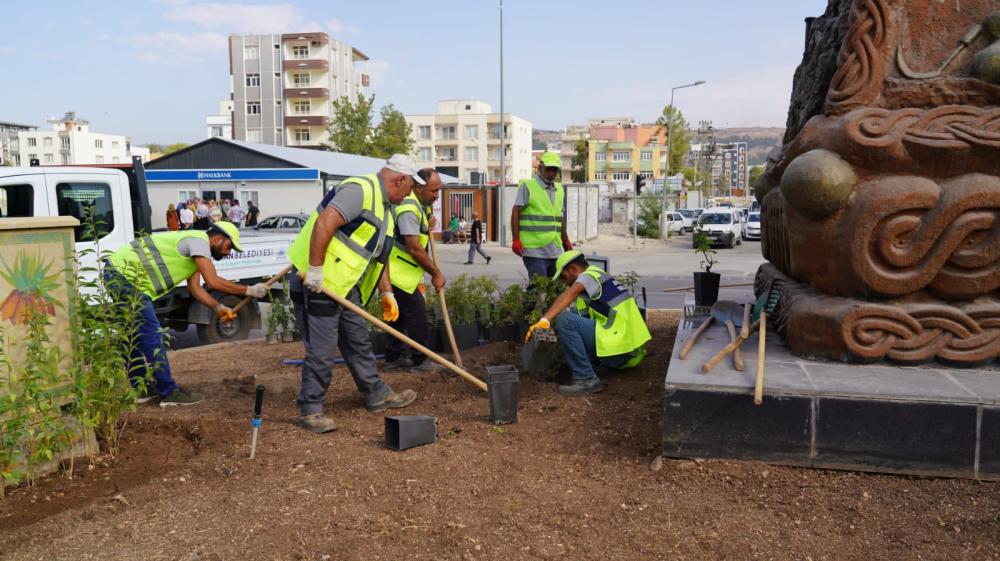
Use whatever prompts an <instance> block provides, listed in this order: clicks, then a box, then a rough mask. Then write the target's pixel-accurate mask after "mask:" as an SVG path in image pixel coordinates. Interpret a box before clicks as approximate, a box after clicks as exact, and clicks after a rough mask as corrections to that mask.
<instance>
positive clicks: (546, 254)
mask: <svg viewBox="0 0 1000 561" xmlns="http://www.w3.org/2000/svg"><path fill="white" fill-rule="evenodd" d="M535 179H536V180H537V181H538V183H540V184H541V186H542V187H544V188H545V192H546V193H547V194H548V196H549V202H550V203H554V202H556V186H555V183H552V184H548V183H545V181H544V180H543V179H542V178H541V177H539V176H537V175H536V176H535ZM528 196H529V195H528V184H527V183H526V182H524V181H522V182H521V184H520V185H519V186H518V187H517V195H516V196H515V197H514V206H516V207H521V208H524V207H526V206H528ZM562 215H563V221H565V220H566V197H565V194H564V195H563V208H562ZM562 252H563V248H562V243H550V244H549V245H547V246H545V247H537V248H529V247H526V248H524V256H525V257H541V258H543V259H555V258H556V257H559V256H560V255H562Z"/></svg>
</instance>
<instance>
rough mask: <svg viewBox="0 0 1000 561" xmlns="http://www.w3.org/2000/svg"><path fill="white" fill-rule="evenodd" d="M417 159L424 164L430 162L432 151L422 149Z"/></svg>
mask: <svg viewBox="0 0 1000 561" xmlns="http://www.w3.org/2000/svg"><path fill="white" fill-rule="evenodd" d="M417 158H418V159H419V160H420V161H422V162H429V161H430V159H431V149H430V148H421V149H420V150H418V151H417Z"/></svg>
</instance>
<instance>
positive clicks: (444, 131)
mask: <svg viewBox="0 0 1000 561" xmlns="http://www.w3.org/2000/svg"><path fill="white" fill-rule="evenodd" d="M440 138H441V140H455V127H453V126H451V127H441V137H440Z"/></svg>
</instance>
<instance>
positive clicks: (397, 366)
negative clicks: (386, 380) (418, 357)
mask: <svg viewBox="0 0 1000 561" xmlns="http://www.w3.org/2000/svg"><path fill="white" fill-rule="evenodd" d="M409 367H410V361H409V360H407V358H406V357H405V356H401V357H399V358H397V359H395V360H387V361H385V364H383V365H382V370H384V371H386V372H392V371H393V370H406V369H408V368H409Z"/></svg>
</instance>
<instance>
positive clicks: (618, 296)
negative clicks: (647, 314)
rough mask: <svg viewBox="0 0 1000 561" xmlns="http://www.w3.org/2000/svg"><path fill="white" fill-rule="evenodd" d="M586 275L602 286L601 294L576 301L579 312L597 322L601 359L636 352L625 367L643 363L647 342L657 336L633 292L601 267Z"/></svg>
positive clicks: (595, 334) (596, 335) (588, 269)
mask: <svg viewBox="0 0 1000 561" xmlns="http://www.w3.org/2000/svg"><path fill="white" fill-rule="evenodd" d="M582 274H584V275H589V276H590V277H591V278H593V279H594V280H596V281H597V282H598V283H600V285H601V294H600V295H599V296H598V297H597V298H594V299H591V298H590V297H589V296H587V295H586V293H584V295H583V296H580V297H578V298H577V299H576V308H577V311H578V313H580V315H582V316H588V317H591V318H593V319H594V320H595V326H594V328H595V332H594V339H595V340H596V343H597V356H617V355H623V354H626V353H633V356H632V358H631V359H630V360H629V361H628V362H627V363H625V364H624V365H623V366H622V368H631V367H633V366H635V365H637V364H639V363H640V362H642V359H643V358H645V356H646V341H649V340H650V339H652V338H653V337H652V335H650V334H649V328H648V327H646V322H645V320H643V319H642V314H641V313H640V312H639V306H638V304H636V303H635V298H633V297H632V293H631V292H629V291H628V289H627V288H625V287H623V286H622V285H621V284H620V283H619V282H618V281H617V280H615V278H614V277H613V276H611V275H609V274H608V273H605V272H604V271H602V270H601V268H600V267H596V266H594V265H591V266H590V267H588V268H587V270H586V271H584V272H583V273H582Z"/></svg>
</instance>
